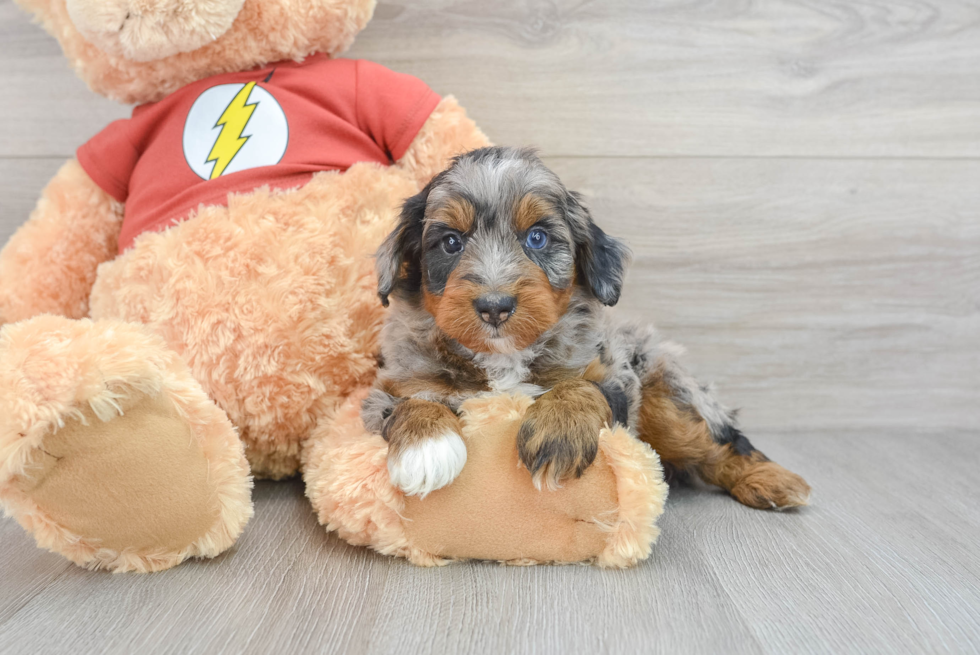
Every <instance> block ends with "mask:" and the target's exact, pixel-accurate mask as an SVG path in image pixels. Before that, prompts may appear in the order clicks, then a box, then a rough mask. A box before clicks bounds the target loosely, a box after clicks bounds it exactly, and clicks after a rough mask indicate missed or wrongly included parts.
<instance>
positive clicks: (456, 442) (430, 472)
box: [388, 432, 466, 498]
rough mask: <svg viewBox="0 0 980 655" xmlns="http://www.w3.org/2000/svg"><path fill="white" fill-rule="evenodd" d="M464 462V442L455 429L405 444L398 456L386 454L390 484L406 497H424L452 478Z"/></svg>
mask: <svg viewBox="0 0 980 655" xmlns="http://www.w3.org/2000/svg"><path fill="white" fill-rule="evenodd" d="M464 464H466V444H464V443H463V439H462V438H460V436H459V435H458V434H456V433H455V432H447V433H445V434H442V435H440V436H438V437H432V438H430V439H426V440H425V441H420V442H419V443H417V444H414V445H412V446H409V447H408V448H405V449H404V450H402V451H401V453H400V454H399V456H398V457H391V456H389V457H388V476H389V477H390V478H391V483H392V484H393V485H395V486H396V487H398V488H399V489H401V490H402V491H404V492H405V495H407V496H421V497H422V498H425V497H426V495H428V494H429V493H430V492H433V491H435V490H436V489H441V488H442V487H445V486H446V485H447V484H449V483H450V482H452V481H453V480H455V479H456V476H458V475H459V473H460V471H462V470H463V465H464Z"/></svg>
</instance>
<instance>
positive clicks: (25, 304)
mask: <svg viewBox="0 0 980 655" xmlns="http://www.w3.org/2000/svg"><path fill="white" fill-rule="evenodd" d="M21 4H22V5H23V6H24V7H25V8H27V9H28V10H29V11H31V12H32V13H33V14H34V15H35V17H36V18H37V19H38V20H39V21H40V22H41V23H42V24H43V25H44V27H45V28H46V29H47V30H48V31H49V32H50V33H51V34H52V35H53V36H55V38H57V39H58V41H59V42H60V44H61V46H62V48H63V50H64V52H65V54H66V56H67V57H68V59H69V61H70V62H71V64H72V65H73V66H74V67H75V69H76V71H77V72H78V74H79V75H80V76H81V77H82V79H84V80H85V81H86V82H87V83H88V84H89V86H90V87H91V88H92V89H93V90H95V91H97V92H98V93H101V94H104V95H106V96H108V97H110V98H114V99H117V100H121V101H123V102H138V103H144V102H152V101H155V100H159V99H160V98H162V97H164V96H166V95H167V94H169V93H171V92H173V91H174V90H176V89H178V88H180V87H181V86H183V85H186V84H188V83H190V82H193V81H196V80H199V79H203V78H206V77H208V76H212V75H216V74H220V73H226V72H232V71H240V70H246V69H249V68H252V67H255V66H258V65H262V64H265V63H268V62H271V61H281V60H286V59H296V60H299V59H302V58H304V57H306V56H308V55H311V54H313V53H318V52H322V53H327V54H329V55H336V54H338V53H340V52H342V51H343V50H344V49H345V48H346V47H347V46H348V45H349V44H350V43H351V41H352V40H353V38H354V36H355V35H356V34H357V32H358V31H359V30H360V29H361V28H363V27H364V25H365V24H366V23H367V21H368V20H369V19H370V17H371V13H372V11H373V7H374V2H373V0H303V1H302V2H299V1H297V0H245V1H244V3H242V2H240V1H236V0H207V1H206V2H195V3H187V2H183V1H182V0H107V1H104V2H103V1H101V0H100V1H99V2H95V1H94V0H23V2H21ZM76 21H77V23H76ZM114 25H117V26H118V27H119V29H118V30H115V31H114V30H113V29H112V28H113V26H114ZM486 144H487V138H486V136H484V135H483V133H482V132H480V130H479V129H478V128H477V127H476V125H475V124H474V123H473V121H472V120H470V119H469V118H468V117H467V116H466V112H465V111H464V110H463V108H462V107H460V106H459V105H458V103H456V101H455V100H454V99H453V98H451V97H447V98H444V99H443V100H442V101H441V102H440V104H439V105H438V106H437V107H436V109H435V111H434V112H433V113H432V114H431V115H430V116H429V118H428V120H427V121H426V123H425V124H424V126H423V127H422V129H421V131H420V132H419V133H418V135H417V136H416V138H415V140H414V141H413V142H412V144H411V145H410V147H409V148H408V151H407V152H406V153H405V155H404V156H403V157H402V158H401V159H400V160H399V161H398V162H394V164H393V165H391V166H388V167H384V166H379V165H376V164H355V165H354V166H352V167H351V168H350V169H349V170H347V171H345V172H343V173H338V172H326V173H321V174H318V175H316V176H314V177H313V179H312V180H311V181H310V182H308V183H307V184H306V185H305V186H303V187H302V188H299V189H293V190H286V191H270V190H269V189H267V188H257V189H255V190H254V191H253V192H250V193H243V194H238V195H235V196H232V197H229V199H228V204H227V206H221V207H214V206H202V207H200V208H198V210H197V211H196V212H194V213H193V215H191V216H189V217H187V219H186V220H184V221H183V222H181V223H179V224H177V225H175V226H173V227H171V228H170V229H168V230H166V231H164V232H159V233H147V234H144V235H142V236H140V237H139V238H138V239H137V240H136V242H135V244H134V246H133V247H132V248H130V249H128V250H127V251H126V252H125V253H123V254H121V255H119V256H116V250H117V239H118V235H119V230H120V226H121V219H122V215H123V212H124V207H123V206H122V205H121V204H120V203H118V202H115V201H114V200H112V199H111V198H110V197H109V196H108V195H107V194H106V193H105V192H103V191H102V190H100V189H99V188H98V187H97V186H96V185H95V184H94V183H93V182H92V180H90V179H89V178H88V177H87V175H86V174H85V172H84V171H83V170H82V169H81V167H80V166H79V165H78V164H77V163H76V162H74V161H72V162H69V163H67V164H66V165H65V166H64V167H63V168H62V169H61V170H60V171H59V172H58V174H57V175H56V177H55V178H54V179H53V180H52V181H51V182H50V183H49V185H48V187H47V188H46V189H45V192H44V196H43V197H42V199H41V201H40V202H39V203H38V206H37V208H36V209H35V211H34V212H33V213H32V215H31V216H30V219H29V220H28V222H27V223H26V224H25V225H24V226H23V227H22V228H21V229H20V230H18V231H17V233H16V234H15V235H14V236H13V237H12V238H11V239H10V241H9V242H8V244H7V245H6V246H5V247H4V248H3V250H2V251H0V325H2V324H5V323H6V324H9V325H8V326H7V328H6V329H7V331H6V332H5V334H7V335H21V336H23V335H24V334H25V333H29V332H30V331H31V330H46V331H48V332H51V331H54V332H58V333H59V334H61V335H62V336H61V337H59V338H58V339H47V340H45V339H39V340H36V341H29V340H27V341H25V340H24V339H23V338H20V337H18V338H17V339H11V340H9V341H8V342H7V343H6V346H5V351H4V358H5V363H8V364H9V365H11V366H17V367H20V368H21V369H24V370H27V369H30V370H31V371H32V375H34V376H35V377H36V378H37V380H36V382H35V383H32V385H34V386H31V385H28V386H25V385H24V384H23V383H22V382H20V381H18V380H20V379H21V378H16V379H14V380H12V381H11V382H10V383H9V384H7V385H0V396H2V397H3V398H2V399H0V404H3V403H6V404H7V405H8V406H10V407H14V408H17V411H19V412H22V411H27V414H25V415H23V416H21V418H22V419H23V420H22V421H21V422H20V423H19V424H18V425H19V426H20V427H19V428H18V430H19V431H18V432H16V433H15V434H14V435H13V436H11V435H10V434H8V435H7V437H6V438H8V439H10V441H9V447H5V448H2V449H0V470H7V471H8V477H9V475H14V474H16V473H18V471H19V468H18V467H20V466H22V465H23V463H24V462H25V461H27V460H25V459H24V457H25V455H24V453H25V452H35V451H38V449H39V448H40V445H41V444H42V443H43V440H44V439H45V438H46V437H45V436H44V435H49V437H50V435H51V433H52V431H53V430H55V429H56V428H55V427H54V426H56V425H58V421H57V420H56V419H57V416H62V415H64V416H84V415H85V412H86V411H88V409H87V408H89V407H90V406H91V403H92V402H94V403H95V404H96V405H99V403H100V402H101V401H100V400H99V398H100V396H98V393H99V389H96V390H93V391H91V393H89V392H86V393H79V394H76V395H74V396H66V397H64V398H62V399H61V400H60V401H59V403H60V404H59V405H58V406H57V409H56V410H51V411H49V410H44V411H40V410H35V409H30V408H34V407H35V406H36V405H37V403H38V402H39V400H38V398H37V397H36V396H35V395H34V392H33V391H32V389H34V388H35V386H37V387H38V388H44V387H46V386H49V385H54V386H59V385H61V387H65V388H71V385H72V384H76V383H77V384H81V382H80V379H81V378H79V377H76V378H73V376H84V375H94V374H95V372H98V371H104V370H107V369H110V368H112V367H113V366H116V365H117V364H118V365H119V366H125V367H129V369H131V371H132V377H131V378H127V379H128V382H126V383H125V384H127V385H129V386H131V387H133V388H140V385H141V384H144V383H145V384H150V385H151V386H153V385H154V384H155V385H157V386H154V387H153V388H154V389H156V388H157V387H159V384H160V383H159V379H158V378H159V376H157V374H156V373H153V369H152V367H151V368H146V367H145V366H143V364H144V360H145V361H156V359H159V358H161V357H163V358H169V359H168V361H171V360H172V361H173V362H181V364H180V365H181V366H182V367H184V368H182V369H181V370H180V371H179V373H175V374H174V375H176V376H177V378H179V379H180V381H181V384H182V385H184V386H185V387H187V389H188V391H187V392H186V393H188V394H191V393H192V394H193V395H195V398H197V400H195V401H194V402H205V399H208V398H210V399H211V400H212V401H213V404H211V405H210V409H209V410H208V412H209V413H208V414H207V416H208V417H209V418H208V420H210V421H211V422H212V423H213V426H212V429H214V430H219V431H224V432H223V434H224V435H225V436H224V437H222V438H223V439H225V440H227V438H230V437H229V435H233V436H234V437H235V440H234V443H235V444H236V446H237V447H240V445H241V444H244V446H245V454H246V457H247V459H248V462H249V465H250V467H251V472H252V474H254V475H257V476H265V477H273V478H281V477H286V476H289V475H294V474H296V473H297V472H298V470H299V465H300V457H301V449H302V444H303V442H304V440H306V439H307V438H308V437H309V436H310V435H311V433H312V432H313V430H314V428H315V427H316V426H317V424H318V423H319V422H320V421H321V420H322V419H323V418H324V417H325V416H326V415H327V414H328V413H329V412H330V411H331V409H332V408H333V407H334V406H335V405H336V404H337V403H338V402H340V401H341V400H343V398H345V397H346V396H347V395H348V394H349V393H350V392H351V391H352V390H354V389H356V388H358V387H360V386H363V385H366V384H369V383H370V382H371V380H372V379H373V377H374V374H375V368H376V360H375V357H376V352H377V335H378V331H379V329H380V325H381V320H382V311H383V310H382V308H381V307H380V305H379V303H378V302H377V299H376V295H375V294H376V282H375V278H374V273H373V271H372V263H371V254H372V253H373V252H374V251H375V250H376V248H377V246H378V244H379V243H380V241H381V239H382V238H383V236H384V235H385V234H386V233H387V232H388V231H390V229H391V228H392V226H393V225H394V224H395V221H396V219H397V213H398V206H399V204H400V203H401V201H402V200H403V199H404V198H405V197H408V196H410V195H412V194H414V193H416V192H417V191H418V190H419V189H420V188H421V186H422V185H423V184H424V183H425V182H426V181H427V180H428V178H429V177H431V175H433V174H434V173H435V172H437V171H438V170H441V169H442V168H444V167H445V165H446V164H447V163H448V162H449V160H450V159H451V157H452V156H454V155H457V154H459V153H461V152H465V151H467V150H469V149H471V148H474V147H480V146H483V145H486ZM42 313H49V314H57V315H60V316H62V317H66V318H62V319H61V320H62V321H65V320H67V318H71V319H81V318H83V317H86V316H89V317H91V318H92V319H93V320H94V323H89V322H82V323H77V324H68V323H66V324H64V325H61V324H59V325H58V326H50V325H48V324H46V323H45V322H44V321H45V320H48V319H44V318H41V317H39V316H38V315H39V314H42ZM52 320H53V319H52ZM17 321H21V322H23V321H28V322H24V323H16V322H17ZM45 326H47V327H45ZM25 331H26V332H25ZM99 334H101V335H103V336H102V340H101V341H100V340H99V339H96V338H95V337H93V336H92V335H99ZM113 334H120V335H121V334H140V335H144V336H146V337H147V338H146V339H144V340H140V339H135V338H134V339H133V340H129V341H127V340H126V339H123V341H122V342H120V344H119V345H120V347H121V346H125V348H123V350H122V351H118V350H117V347H116V345H114V344H113V343H112V342H111V339H109V335H113ZM151 337H152V338H151ZM73 340H77V341H78V342H79V344H88V345H89V347H90V348H91V351H90V352H88V354H86V355H85V357H84V362H85V363H84V365H79V366H68V367H66V368H59V367H58V366H55V365H54V364H53V362H56V361H63V357H62V352H61V350H62V349H64V348H68V349H69V350H71V351H72V352H77V353H79V354H78V356H79V357H82V355H81V352H82V350H83V349H84V348H83V346H81V345H74V344H73V343H72V342H73ZM120 353H122V354H124V355H125V357H124V359H125V358H128V360H126V361H125V362H123V361H122V360H119V361H118V362H117V360H118V358H119V357H120V356H122V355H121V354H120ZM59 358H61V359H59ZM113 362H116V363H115V364H114V363H113ZM175 365H176V364H175ZM18 370H20V369H18ZM47 375H50V376H51V380H46V379H45V376H47ZM141 376H146V380H142V381H141ZM154 376H157V377H154ZM164 377H166V376H164ZM153 380H157V382H153ZM61 387H59V388H61ZM191 389H192V390H193V391H191ZM103 391H104V390H103ZM209 402H210V401H209ZM174 404H175V405H176V406H177V407H178V408H179V409H180V408H182V409H180V411H185V412H186V411H189V410H187V409H186V407H185V406H184V405H181V404H180V403H177V402H176V401H175V403H174ZM25 408H27V409H25ZM124 409H125V408H124ZM201 411H203V410H201ZM46 412H47V413H46ZM52 412H53V413H52ZM79 413H80V414H79ZM144 413H145V412H144ZM148 415H152V412H150V414H148ZM100 416H101V415H100ZM117 416H118V415H113V414H111V413H109V414H106V415H105V417H104V419H103V420H104V421H105V422H106V423H107V424H106V426H105V430H104V431H103V432H104V433H105V434H109V433H114V432H115V431H118V428H116V427H113V426H112V425H110V424H111V423H112V422H114V421H117V418H116V417H117ZM19 420H20V419H19ZM202 420H203V419H202ZM205 422H206V421H205ZM171 423H172V421H171ZM83 427H84V426H83ZM199 427H201V426H199ZM80 429H81V428H80ZM194 429H195V430H197V428H194ZM201 429H204V428H203V427H201ZM21 432H23V433H24V434H28V435H32V436H31V438H30V439H27V440H23V439H21V440H20V441H18V440H17V439H19V438H20V437H17V435H18V434H20V433H21ZM82 432H85V430H84V429H83V430H82ZM143 434H144V436H143V437H141V438H145V439H153V436H152V434H153V430H152V429H150V428H147V430H146V431H145V433H143ZM147 435H149V436H147ZM103 436H104V435H103ZM239 440H240V441H239ZM204 441H205V442H207V439H204ZM15 446H16V447H15ZM25 449H26V450H25ZM36 454H37V453H36V452H35V455H36ZM134 456H138V455H134ZM73 461H74V460H73ZM79 461H80V460H79ZM10 471H13V473H10ZM236 471H237V472H235V473H234V474H229V475H230V476H231V477H236V476H237V483H236V484H238V485H239V486H241V485H245V484H246V483H247V481H248V480H249V477H248V476H249V471H248V469H247V468H244V467H239V469H237V470H236ZM93 483H94V482H93ZM101 483H105V484H109V483H110V482H109V481H108V480H102V481H101ZM173 484H174V485H175V491H176V492H178V493H183V490H182V489H181V488H179V485H180V484H181V482H180V480H179V476H175V477H174V478H173ZM228 484H231V483H230V482H229V483H228ZM232 486H234V485H232ZM26 488H27V487H25V486H23V485H21V486H15V487H12V486H9V485H8V486H4V487H2V488H0V502H3V503H4V504H5V506H6V507H7V509H8V511H11V512H12V513H13V514H14V515H15V516H17V517H18V519H19V520H21V521H22V523H24V525H25V526H26V527H28V529H29V530H31V531H33V532H34V533H35V536H36V538H37V539H38V540H39V542H40V543H41V544H42V545H45V546H47V547H52V548H56V549H58V550H59V552H63V553H65V554H66V555H68V556H69V557H71V558H73V559H74V560H75V561H79V562H83V563H85V564H86V565H96V566H104V567H107V568H113V569H115V570H130V569H138V570H151V569H159V568H164V567H166V566H170V565H173V564H176V563H178V562H179V561H181V560H182V559H183V558H184V557H186V556H191V555H213V554H215V552H217V550H220V549H223V548H227V547H228V546H229V545H230V544H231V543H232V542H233V540H234V536H237V533H238V532H239V531H240V527H241V526H240V525H239V524H237V523H235V521H231V520H229V521H228V522H227V524H228V525H229V526H231V527H228V528H227V529H225V536H224V537H221V538H219V537H217V536H215V537H209V538H208V540H206V542H207V543H205V542H201V543H196V544H185V545H184V546H185V547H183V548H177V549H172V552H169V553H167V554H166V555H165V556H164V555H161V556H160V557H157V556H155V555H152V554H147V553H143V554H142V555H139V556H138V557H136V556H131V554H125V553H116V554H109V555H105V554H102V555H99V554H96V553H95V551H93V550H92V549H93V548H95V546H93V545H92V544H94V543H96V542H97V541H98V535H75V536H72V535H71V534H69V533H68V531H66V530H65V527H64V526H57V525H54V524H52V522H51V521H50V520H45V519H44V518H43V517H41V515H40V514H39V513H38V512H37V511H36V509H31V507H30V502H32V501H31V499H30V498H29V497H28V496H25V493H26V492H25V491H24V489H26ZM245 503H246V506H247V499H246V500H245ZM106 511H107V512H108V511H109V510H108V509H106ZM246 515H247V512H246V511H245V510H241V511H239V512H238V519H236V520H239V519H242V517H245V516H246ZM24 517H33V518H30V519H29V520H28V519H26V518H24ZM49 518H50V517H49ZM239 522H240V523H243V521H239ZM59 535H60V536H59ZM229 535H230V536H229ZM75 537H78V539H76V538H75ZM70 543H78V544H83V543H84V544H88V545H85V546H84V547H81V546H80V547H79V548H81V550H77V549H76V550H71V549H70V548H68V546H66V544H70ZM208 544H211V545H208ZM141 558H142V559H141ZM93 562H96V564H93Z"/></svg>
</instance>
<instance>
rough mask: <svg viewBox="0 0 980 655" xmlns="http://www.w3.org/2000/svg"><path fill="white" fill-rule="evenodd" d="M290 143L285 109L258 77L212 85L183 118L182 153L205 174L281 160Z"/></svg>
mask: <svg viewBox="0 0 980 655" xmlns="http://www.w3.org/2000/svg"><path fill="white" fill-rule="evenodd" d="M287 145H289V125H288V124H287V123H286V114H285V113H284V112H283V110H282V107H281V106H280V105H279V103H278V102H277V101H276V99H275V98H274V97H272V94H271V93H269V92H268V91H266V90H265V89H264V88H262V87H261V86H259V85H258V84H256V83H255V82H248V83H247V84H219V85H218V86H212V87H211V88H210V89H208V90H206V91H205V92H204V93H202V94H201V95H199V96H198V97H197V100H195V101H194V104H193V105H192V106H191V109H190V111H189V112H187V120H186V121H184V142H183V146H184V159H185V160H186V161H187V165H188V166H190V167H191V170H193V171H194V172H195V173H196V174H197V175H198V176H199V177H201V178H202V179H205V180H210V179H214V178H217V177H221V176H222V175H229V174H231V173H237V172H239V171H244V170H247V169H249V168H257V167H259V166H273V165H275V164H278V163H279V161H280V160H281V159H282V156H283V155H284V154H285V153H286V146H287Z"/></svg>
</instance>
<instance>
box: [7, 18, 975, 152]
mask: <svg viewBox="0 0 980 655" xmlns="http://www.w3.org/2000/svg"><path fill="white" fill-rule="evenodd" d="M376 13H377V15H376V18H375V19H374V21H373V22H372V23H371V24H370V25H369V26H368V29H366V30H365V31H364V33H363V34H362V35H361V36H360V37H359V39H358V40H357V42H356V43H355V44H354V47H353V48H352V49H351V51H350V53H349V56H352V57H365V58H369V59H373V60H376V61H379V62H381V63H383V64H386V65H388V66H391V67H393V68H395V69H396V70H403V71H405V72H409V73H412V74H415V75H417V76H419V77H421V78H422V79H424V80H426V81H427V82H428V83H429V84H430V85H431V86H432V87H433V88H434V89H435V90H436V91H438V92H440V93H453V94H455V95H457V96H458V97H459V98H460V99H461V100H462V101H463V104H464V106H466V107H468V108H469V109H470V110H471V112H472V113H473V115H474V116H475V117H476V118H477V119H478V120H479V121H480V123H481V125H484V126H485V127H486V129H487V131H488V133H489V134H490V136H491V137H492V138H494V139H496V140H497V141H499V142H501V143H511V144H538V145H540V146H541V147H542V148H543V149H544V150H545V151H546V152H548V153H551V154H556V155H559V154H560V155H607V156H608V155H619V156H637V155H641V156H646V155H666V156H678V155H755V156H759V155H791V156H797V155H810V156H862V157H864V156H888V157H895V156H915V157H937V156H943V157H966V156H972V157H976V156H978V155H980V125H978V122H977V120H976V107H977V105H978V104H980V6H978V5H977V4H976V3H975V2H972V1H970V0H961V1H956V0H942V1H937V0H906V1H903V2H896V1H886V2H880V1H878V0H834V1H827V2H811V1H808V0H766V1H763V2H718V3H707V2H676V1H670V2H663V1H660V2H649V1H648V0H632V1H619V2H582V1H581V0H559V1H555V2H552V1H547V0H532V1H530V2H528V1H525V0H508V1H506V2H494V3H484V2H474V1H463V2H459V1H454V0H430V1H428V2H384V3H381V4H380V5H379V7H378V10H377V12H376ZM0 21H2V24H3V25H4V27H3V28H0V29H2V30H3V32H0V69H2V70H4V82H5V86H4V93H5V95H6V97H7V98H12V99H17V100H19V99H21V98H31V99H36V100H37V101H40V102H43V104H41V105H39V106H40V107H43V108H44V111H43V112H38V111H36V108H37V107H38V106H32V105H31V104H29V103H24V102H19V101H17V102H9V101H8V102H4V103H2V104H0V155H17V156H28V155H37V154H43V155H59V156H68V155H70V154H71V152H73V150H74V148H75V147H77V146H78V145H80V144H81V143H82V142H83V141H84V140H85V139H86V138H88V137H89V136H91V135H92V134H94V133H95V132H96V131H98V129H100V128H101V127H102V126H103V125H104V124H105V123H107V122H108V121H109V120H110V119H112V118H116V117H119V116H121V115H124V114H125V113H126V112H125V110H123V109H122V108H119V107H116V106H114V105H113V104H112V103H111V102H109V101H106V100H102V99H99V98H96V97H94V96H93V95H92V94H90V93H88V92H86V90H85V87H84V84H82V83H81V82H79V81H78V80H75V79H73V78H72V77H71V76H70V75H67V74H66V72H67V64H66V62H65V61H64V59H63V57H61V55H60V52H59V50H58V47H57V45H56V44H54V43H53V42H52V41H51V40H50V39H48V38H47V37H46V36H44V35H43V34H41V33H40V31H39V30H37V29H33V28H31V27H30V26H29V25H28V22H27V19H26V18H25V17H23V16H22V15H21V14H20V13H19V12H18V11H17V9H16V8H15V7H13V6H12V5H11V0H2V2H0ZM25 54H27V55H29V59H25Z"/></svg>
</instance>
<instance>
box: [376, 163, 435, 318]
mask: <svg viewBox="0 0 980 655" xmlns="http://www.w3.org/2000/svg"><path fill="white" fill-rule="evenodd" d="M434 182H435V180H433V181H432V182H429V184H428V185H426V187H425V188H424V189H422V191H421V192H420V193H418V194H416V195H414V196H412V197H411V198H409V199H408V200H406V201H405V204H404V205H402V211H401V216H400V217H399V219H398V225H397V226H396V227H395V229H394V231H392V233H391V234H389V235H388V236H387V237H386V238H385V240H384V241H383V242H382V243H381V247H380V248H378V252H377V254H376V255H375V258H376V259H375V264H374V266H375V270H376V271H377V274H378V297H379V298H381V304H382V305H384V306H385V307H387V306H388V296H389V295H391V294H392V293H394V292H395V291H396V290H397V291H401V292H403V293H406V294H408V295H414V294H416V293H418V292H419V291H420V290H421V289H422V251H421V245H422V225H423V221H424V219H425V206H426V202H427V201H428V198H429V191H431V190H432V185H433V183H434Z"/></svg>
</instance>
